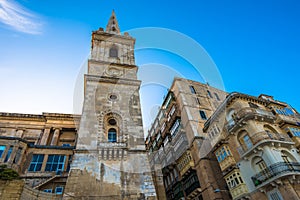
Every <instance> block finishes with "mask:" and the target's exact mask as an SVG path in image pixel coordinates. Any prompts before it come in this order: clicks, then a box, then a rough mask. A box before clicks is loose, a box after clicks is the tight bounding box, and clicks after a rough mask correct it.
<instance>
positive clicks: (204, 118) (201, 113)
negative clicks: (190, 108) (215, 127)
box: [199, 110, 207, 120]
mask: <svg viewBox="0 0 300 200" xmlns="http://www.w3.org/2000/svg"><path fill="white" fill-rule="evenodd" d="M199 112H200V117H201V119H203V120H207V117H206V114H205V112H204V111H203V110H200V111H199Z"/></svg>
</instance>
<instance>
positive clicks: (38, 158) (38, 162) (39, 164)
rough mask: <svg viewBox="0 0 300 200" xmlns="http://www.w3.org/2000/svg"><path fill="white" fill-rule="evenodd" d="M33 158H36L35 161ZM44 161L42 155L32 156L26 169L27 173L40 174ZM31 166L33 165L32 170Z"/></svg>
mask: <svg viewBox="0 0 300 200" xmlns="http://www.w3.org/2000/svg"><path fill="white" fill-rule="evenodd" d="M35 156H37V158H36V159H34V157H35ZM40 158H41V159H40ZM44 159H45V155H44V154H33V155H32V158H31V162H30V165H29V167H28V172H40V171H41V170H42V166H43V162H44ZM33 160H36V161H33ZM32 165H34V168H33V170H30V169H31V166H32ZM37 166H39V168H38V170H37V169H36V168H37Z"/></svg>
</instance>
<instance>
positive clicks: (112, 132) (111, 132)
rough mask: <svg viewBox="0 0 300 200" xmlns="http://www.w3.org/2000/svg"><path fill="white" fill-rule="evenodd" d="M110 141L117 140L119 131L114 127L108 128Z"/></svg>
mask: <svg viewBox="0 0 300 200" xmlns="http://www.w3.org/2000/svg"><path fill="white" fill-rule="evenodd" d="M108 142H117V131H116V129H114V128H110V129H109V130H108Z"/></svg>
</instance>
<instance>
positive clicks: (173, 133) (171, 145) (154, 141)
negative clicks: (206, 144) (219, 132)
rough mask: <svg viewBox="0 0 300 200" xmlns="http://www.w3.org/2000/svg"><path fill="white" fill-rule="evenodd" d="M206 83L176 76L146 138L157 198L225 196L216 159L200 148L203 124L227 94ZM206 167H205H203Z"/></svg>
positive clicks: (212, 197) (225, 197)
mask: <svg viewBox="0 0 300 200" xmlns="http://www.w3.org/2000/svg"><path fill="white" fill-rule="evenodd" d="M226 95H227V94H226V92H224V91H221V90H218V89H216V88H213V87H211V86H209V85H207V84H202V83H199V82H196V81H191V80H187V79H183V78H175V79H174V81H173V84H172V86H171V87H170V89H169V92H168V94H167V95H166V97H165V100H164V102H163V104H162V106H161V109H160V111H159V112H158V114H157V117H156V119H155V120H154V122H153V124H152V127H151V128H150V130H149V133H148V136H147V138H146V148H147V150H148V151H149V157H150V164H151V167H152V170H153V171H154V180H155V186H156V191H157V195H158V197H159V199H197V200H198V199H202V198H203V199H214V198H223V199H228V195H226V193H224V194H223V192H220V193H215V192H214V190H213V188H215V189H217V188H220V189H223V187H224V186H225V183H224V182H220V183H217V184H213V185H211V183H210V182H213V181H214V180H217V179H218V174H215V173H214V172H215V170H214V168H216V170H218V165H216V164H217V163H216V162H215V160H208V159H206V155H207V154H208V153H209V151H207V149H206V148H202V143H203V141H204V140H205V133H204V132H203V127H204V123H205V122H206V120H207V119H208V118H209V117H210V116H211V115H212V114H213V112H214V111H215V110H216V109H217V107H218V106H219V105H220V104H221V103H222V101H223V100H224V99H225V97H226ZM204 169H205V170H204Z"/></svg>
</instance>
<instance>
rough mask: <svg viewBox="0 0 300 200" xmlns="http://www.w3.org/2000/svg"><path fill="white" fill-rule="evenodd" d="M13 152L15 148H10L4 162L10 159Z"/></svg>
mask: <svg viewBox="0 0 300 200" xmlns="http://www.w3.org/2000/svg"><path fill="white" fill-rule="evenodd" d="M12 150H13V146H10V147H9V149H8V152H7V154H6V157H5V159H4V162H7V161H8V160H9V157H10V154H11V152H12Z"/></svg>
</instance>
